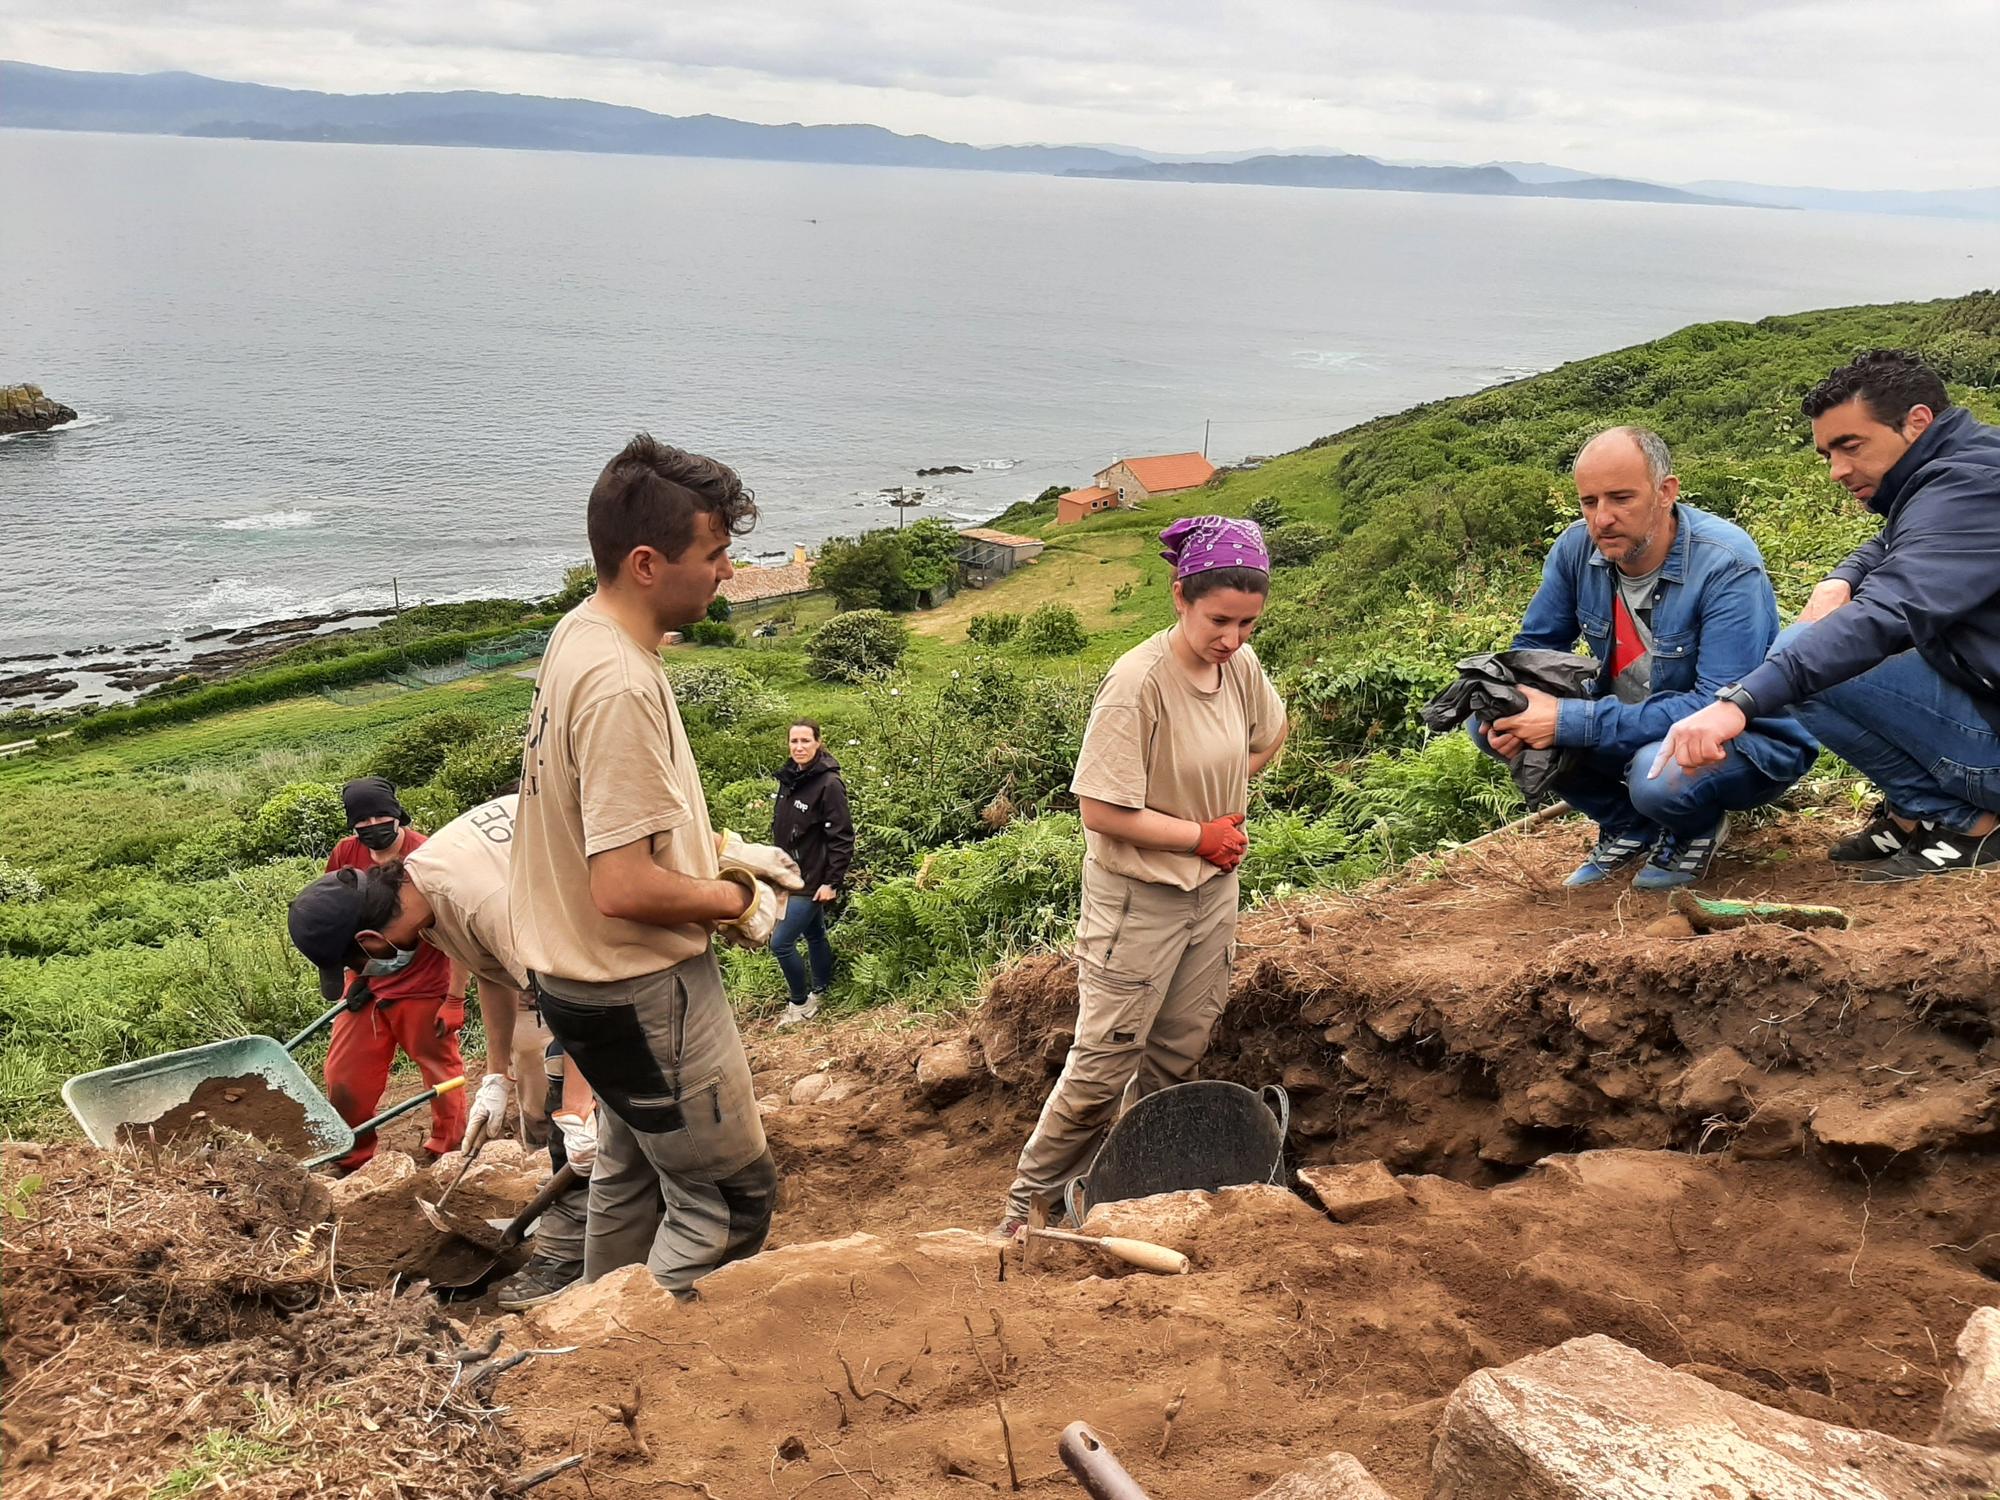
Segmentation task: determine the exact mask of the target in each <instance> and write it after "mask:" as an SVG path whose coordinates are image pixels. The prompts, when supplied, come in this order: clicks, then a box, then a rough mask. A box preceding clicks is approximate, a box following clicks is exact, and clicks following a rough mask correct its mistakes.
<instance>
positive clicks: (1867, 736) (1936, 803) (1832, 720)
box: [1771, 625, 2000, 833]
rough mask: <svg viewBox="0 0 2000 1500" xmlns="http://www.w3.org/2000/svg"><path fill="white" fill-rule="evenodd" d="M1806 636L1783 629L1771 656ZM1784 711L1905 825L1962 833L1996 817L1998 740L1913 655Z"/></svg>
mask: <svg viewBox="0 0 2000 1500" xmlns="http://www.w3.org/2000/svg"><path fill="white" fill-rule="evenodd" d="M1810 629H1812V627H1811V626H1810V625H1793V626H1791V627H1790V628H1788V629H1786V630H1784V631H1781V632H1780V633H1779V635H1778V639H1777V641H1776V643H1775V644H1774V645H1773V646H1772V647H1771V649H1772V650H1773V651H1776V650H1777V649H1778V648H1779V647H1781V646H1783V645H1785V644H1786V643H1787V642H1789V641H1791V640H1792V639H1793V638H1794V637H1796V636H1797V635H1798V634H1799V632H1800V631H1802V630H1810ZM1791 712H1792V716H1793V717H1794V718H1796V719H1797V720H1798V721H1799V722H1800V723H1801V724H1803V725H1805V726H1806V728H1808V729H1810V730H1811V731H1812V732H1813V734H1814V735H1815V736H1817V737H1818V739H1819V742H1820V743H1821V744H1822V745H1825V746H1826V748H1827V749H1829V750H1831V751H1833V753H1834V754H1836V755H1838V756H1839V757H1840V758H1841V759H1842V760H1844V761H1846V762H1847V763H1848V764H1849V765H1851V766H1853V767H1854V768H1855V769H1856V770H1857V771H1859V772H1861V774H1862V775H1864V776H1866V777H1867V778H1868V779H1869V780H1870V781H1872V782H1874V783H1875V785H1876V786H1877V787H1879V788H1880V789H1881V791H1882V795H1883V796H1884V797H1885V798H1886V799H1887V800H1888V803H1889V806H1890V807H1891V808H1892V809H1893V810H1895V811H1896V812H1899V813H1901V814H1902V815H1903V816H1904V817H1906V818H1921V819H1923V820H1924V821H1926V822H1931V823H1937V824H1939V825H1941V826H1942V827H1945V828H1949V829H1950V830H1952V832H1954V833H1970V832H1972V831H1973V825H1975V824H1976V823H1978V821H1979V820H1980V819H1981V818H1982V817H1984V816H1985V815H1986V814H1987V813H2000V733H1995V732H1994V729H1993V726H1992V725H1991V724H1989V723H1987V722H1986V718H1985V716H1984V715H1983V714H1981V713H1980V711H1979V705H1978V704H1977V703H1976V702H1974V701H1973V697H1972V694H1970V693H1968V692H1967V691H1966V690H1965V689H1964V688H1962V687H1960V686H1959V685H1958V684H1957V683H1955V682H1949V681H1947V680H1946V679H1945V678H1943V677H1941V676H1939V675H1938V671H1937V668H1935V667H1933V666H1932V665H1931V664H1930V663H1929V662H1927V661H1925V660H1924V659H1923V658H1922V657H1921V656H1919V655H1917V653H1916V652H1914V651H1904V652H1902V653H1900V654H1898V655H1896V656H1892V657H1890V658H1889V659H1888V660H1887V661H1885V662H1883V663H1882V664H1881V665H1880V666H1877V667H1871V668H1869V669H1868V670H1867V671H1866V672H1863V673H1862V674H1861V675H1860V676H1859V677H1850V678H1848V679H1847V681H1845V682H1836V683H1835V684H1834V685H1833V686H1832V687H1829V688H1822V689H1821V690H1820V691H1819V692H1818V693H1816V694H1815V695H1814V696H1812V697H1811V698H1808V699H1806V700H1805V701H1804V702H1802V703H1797V704H1794V705H1793V706H1792V710H1791Z"/></svg>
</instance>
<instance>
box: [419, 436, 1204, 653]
mask: <svg viewBox="0 0 2000 1500" xmlns="http://www.w3.org/2000/svg"><path fill="white" fill-rule="evenodd" d="M1207 451H1208V450H1207V449H1206V448H1204V449H1203V450H1202V452H1203V453H1206V452H1207ZM389 606H390V613H391V614H395V615H401V614H402V612H403V591H402V589H400V588H399V587H397V584H396V579H395V576H394V575H393V574H392V575H390V578H389Z"/></svg>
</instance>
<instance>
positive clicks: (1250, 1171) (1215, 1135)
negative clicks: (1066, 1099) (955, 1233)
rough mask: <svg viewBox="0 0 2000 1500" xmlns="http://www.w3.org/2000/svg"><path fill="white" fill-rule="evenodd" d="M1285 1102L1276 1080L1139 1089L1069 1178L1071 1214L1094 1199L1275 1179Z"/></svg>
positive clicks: (1286, 1120) (1278, 1178)
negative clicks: (1257, 1088)
mask: <svg viewBox="0 0 2000 1500" xmlns="http://www.w3.org/2000/svg"><path fill="white" fill-rule="evenodd" d="M1291 1118H1292V1102H1291V1100H1290V1098H1289V1097H1287V1095H1286V1093H1285V1091H1284V1090H1283V1089H1281V1088H1279V1087H1278V1086H1277V1085H1276V1084H1268V1085H1266V1086H1265V1087H1264V1089H1263V1090H1262V1091H1261V1092H1260V1093H1253V1092H1252V1091H1251V1090H1249V1089H1246V1088H1245V1087H1243V1085H1242V1084H1240V1083H1227V1082H1224V1081H1222V1080H1221V1079H1203V1080H1200V1081H1198V1082H1195V1083H1177V1084H1174V1085H1172V1086H1171V1087H1168V1088H1163V1089H1159V1090H1157V1091H1155V1092H1154V1093H1151V1094H1148V1095H1146V1097H1145V1098H1143V1099H1141V1100H1140V1101H1139V1102H1138V1103H1136V1104H1134V1105H1133V1106H1132V1107H1131V1108H1130V1109H1128V1110H1126V1111H1125V1113H1124V1114H1123V1115H1122V1116H1120V1117H1119V1120H1118V1123H1117V1124H1115V1125H1113V1126H1112V1127H1111V1130H1110V1133H1109V1134H1108V1135H1106V1136H1105V1138H1104V1144H1103V1145H1102V1146H1101V1147H1099V1148H1098V1152H1097V1156H1096V1158H1095V1159H1094V1160H1093V1161H1092V1162H1091V1164H1090V1170H1089V1171H1088V1172H1087V1173H1085V1174H1084V1175H1083V1176H1081V1177H1079V1178H1077V1179H1076V1180H1075V1181H1074V1182H1072V1183H1071V1184H1070V1185H1069V1188H1068V1190H1067V1191H1066V1192H1065V1194H1064V1203H1065V1206H1066V1207H1067V1208H1068V1210H1069V1216H1070V1220H1071V1222H1073V1223H1075V1224H1079V1225H1080V1224H1082V1223H1083V1216H1084V1214H1085V1213H1086V1212H1087V1211H1088V1210H1089V1208H1090V1206H1091V1205H1092V1204H1095V1203H1118V1202H1123V1201H1124V1200H1125V1199H1127V1198H1148V1197H1151V1196H1153V1195H1154V1194H1155V1193H1178V1192H1185V1191H1187V1190H1188V1189H1191V1188H1194V1189H1200V1190H1202V1191H1204V1192H1214V1191H1215V1190H1216V1189H1217V1188H1224V1187H1236V1186H1239V1185H1241V1184H1244V1183H1252V1182H1282V1181H1284V1170H1285V1132H1286V1130H1287V1129H1288V1128H1289V1127H1290V1125H1291Z"/></svg>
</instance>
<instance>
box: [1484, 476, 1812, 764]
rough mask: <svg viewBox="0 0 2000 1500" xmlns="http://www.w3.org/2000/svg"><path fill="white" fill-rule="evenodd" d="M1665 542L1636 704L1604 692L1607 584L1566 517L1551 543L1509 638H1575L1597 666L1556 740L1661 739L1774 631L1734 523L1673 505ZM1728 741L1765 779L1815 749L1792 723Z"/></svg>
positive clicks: (1639, 744) (1757, 569)
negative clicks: (1590, 687)
mask: <svg viewBox="0 0 2000 1500" xmlns="http://www.w3.org/2000/svg"><path fill="white" fill-rule="evenodd" d="M1674 518H1675V520H1676V522H1677V523H1678V524H1677V525H1676V527H1675V531H1674V542H1673V546H1672V547H1671V548H1670V549H1669V550H1668V552H1667V560H1666V562H1665V563H1664V564H1663V565H1662V566H1661V568H1660V582H1659V586H1658V590H1657V592H1656V593H1655V595H1654V600H1655V602H1654V605H1653V664H1652V665H1653V692H1652V696H1651V697H1649V698H1647V699H1646V700H1645V701H1644V702H1643V703H1631V704H1627V703H1620V702H1619V701H1618V699H1617V698H1616V697H1614V696H1612V695H1611V693H1610V691H1609V689H1610V678H1611V652H1612V641H1611V636H1612V601H1613V599H1615V598H1616V597H1617V593H1618V581H1617V579H1616V577H1614V576H1613V567H1612V564H1611V563H1610V562H1608V561H1606V559H1605V557H1604V554H1603V553H1601V552H1599V551H1598V550H1597V545H1596V543H1594V542H1592V541H1591V539H1590V531H1589V529H1588V528H1587V527H1586V526H1585V525H1584V523H1583V522H1582V521H1577V522H1575V523H1574V524H1573V525H1571V526H1570V528H1569V529H1568V530H1567V531H1565V532H1564V533H1563V534H1562V535H1561V536H1560V537H1558V538H1557V539H1556V544H1555V546H1554V547H1553V548H1552V549H1550V552H1549V557H1548V561H1547V562H1546V563H1545V564H1544V565H1543V567H1542V586H1541V587H1540V588H1538V589H1537V590H1535V597H1534V599H1533V601H1532V602H1531V603H1530V604H1529V605H1528V613H1527V616H1526V618H1525V619H1523V620H1522V622H1521V631H1520V634H1518V635H1516V636H1515V637H1514V645H1515V646H1516V647H1517V648H1518V647H1522V646H1539V647H1543V648H1545V649H1547V650H1550V651H1570V650H1574V649H1575V647H1576V643H1577V641H1578V639H1579V638H1580V639H1581V640H1582V641H1583V643H1584V645H1585V647H1586V648H1587V649H1588V650H1589V652H1590V654H1591V655H1592V656H1594V657H1596V658H1597V659H1598V660H1599V661H1601V662H1603V663H1604V674H1603V676H1602V677H1600V678H1599V679H1598V684H1597V694H1598V696H1596V697H1593V698H1565V699H1563V700H1562V702H1561V706H1560V708H1559V710H1558V714H1559V717H1558V719H1557V721H1556V743H1557V744H1558V745H1561V746H1577V747H1579V748H1583V749H1591V750H1596V751H1599V752H1601V753H1603V754H1605V755H1614V756H1620V757H1628V756H1632V755H1636V754H1637V753H1638V752H1639V751H1640V749H1641V748H1643V747H1644V746H1646V745H1649V744H1651V743H1653V741H1655V740H1659V739H1663V738H1665V736H1666V733H1667V730H1668V729H1669V728H1670V727H1672V725H1673V722H1674V721H1675V720H1676V719H1681V718H1685V717H1686V716H1687V715H1689V714H1691V713H1694V712H1695V711H1696V710H1698V709H1702V708H1706V707H1707V706H1708V705H1709V704H1710V703H1711V702H1713V701H1714V698H1715V690H1716V689H1717V688H1720V687H1726V686H1728V685H1729V684H1730V683H1732V682H1740V681H1741V680H1742V679H1743V678H1745V677H1747V676H1748V675H1749V674H1750V673H1751V672H1752V671H1753V670H1754V669H1755V668H1756V667H1757V666H1758V665H1759V664H1760V663H1761V662H1762V661H1763V660H1764V653H1765V652H1767V651H1768V650H1770V648H1771V642H1772V641H1773V640H1774V639H1776V637H1777V634H1778V600H1777V596H1776V595H1774V594H1773V593H1772V592H1771V580H1770V577H1769V576H1768V575H1767V574H1766V573H1765V571H1764V558H1763V554H1761V553H1760V552H1758V550H1757V544H1756V543H1755V542H1753V541H1751V540H1750V537H1749V535H1748V534H1747V533H1746V532H1744V531H1743V529H1742V528H1741V527H1738V526H1734V525H1732V524H1730V523H1729V522H1728V521H1725V520H1723V519H1722V518H1721V517H1719V516H1711V515H1710V514H1708V512H1706V511H1702V510H1696V509H1695V508H1694V507H1693V506H1691V505H1676V506H1675V507H1674ZM1751 731H1752V732H1750V733H1747V734H1744V735H1742V736H1741V737H1740V738H1739V739H1738V740H1737V741H1736V745H1737V747H1738V748H1739V749H1740V750H1741V751H1742V753H1743V756H1744V758H1745V759H1746V760H1748V761H1749V762H1750V763H1751V764H1752V765H1754V766H1756V767H1757V768H1758V769H1759V770H1760V771H1763V772H1764V773H1766V774H1767V775H1770V776H1775V777H1779V778H1781V779H1784V780H1788V781H1789V780H1793V779H1795V778H1797V777H1799V776H1802V775H1804V774H1805V771H1806V768H1807V767H1808V766H1810V765H1811V764H1812V762H1813V757H1814V756H1815V755H1816V754H1817V753H1818V750H1819V746H1818V744H1817V742H1816V741H1815V740H1814V739H1813V737H1812V736H1811V735H1809V734H1807V733H1806V731H1805V728H1804V726H1803V725H1801V724H1800V723H1799V722H1798V721H1797V720H1796V719H1782V718H1760V719H1757V720H1755V721H1754V722H1753V724H1752V726H1751Z"/></svg>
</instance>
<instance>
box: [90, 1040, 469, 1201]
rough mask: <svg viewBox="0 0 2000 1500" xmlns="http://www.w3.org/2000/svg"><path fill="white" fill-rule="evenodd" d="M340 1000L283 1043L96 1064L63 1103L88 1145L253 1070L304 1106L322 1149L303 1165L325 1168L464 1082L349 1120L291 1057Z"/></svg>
mask: <svg viewBox="0 0 2000 1500" xmlns="http://www.w3.org/2000/svg"><path fill="white" fill-rule="evenodd" d="M344 1006H345V1002H340V1003H336V1004H334V1005H332V1006H330V1007H329V1008H328V1009H327V1011H326V1012H325V1013H324V1014H323V1015H321V1016H320V1018H319V1019H318V1020H316V1021H314V1022H313V1023H312V1025H310V1026H308V1027H306V1029H305V1030H304V1031H301V1032H300V1033H299V1034H298V1035H297V1036H295V1037H293V1038H292V1039H291V1040H290V1041H289V1042H283V1043H281V1042H279V1041H278V1040H277V1039H276V1038H275V1037H268V1036H239V1037H233V1038H231V1039H230V1040H229V1041H226V1042H208V1043H205V1044H203V1045H202V1046H199V1047H187V1048H183V1049H182V1050H181V1051H179V1052H168V1053H164V1054H162V1055H161V1056H159V1057H145V1058H140V1059H139V1060H138V1061H136V1062H128V1063H119V1064H117V1065H116V1066H115V1067H110V1068H99V1069H98V1070H97V1071H96V1072H94V1073H79V1074H77V1076H76V1077H74V1078H72V1079H70V1080H69V1081H68V1082H67V1083H65V1084H64V1085H63V1087H62V1097H63V1103H64V1104H66V1105H68V1106H69V1112H70V1113H71V1114H72V1115H74V1116H75V1117H76V1123H77V1124H79V1125H81V1126H82V1127H83V1133H84V1135H85V1136H87V1137H88V1138H89V1139H90V1143H91V1144H92V1145H94V1146H115V1145H117V1144H118V1130H119V1127H120V1126H123V1125H143V1124H149V1123H151V1122H152V1121H154V1120H157V1119H159V1117H160V1116H161V1115H163V1114H165V1113H166V1112H167V1111H168V1110H170V1109H173V1108H174V1107H175V1106H176V1105H180V1104H185V1103H187V1101H188V1100H189V1099H191V1098H193V1097H194V1091H195V1090H196V1089H198V1088H200V1087H201V1085H202V1084H203V1083H205V1082H206V1081H207V1080H209V1079H211V1078H243V1077H246V1076H248V1075H251V1074H256V1075H257V1076H259V1077H261V1078H262V1079H263V1080H264V1082H265V1083H266V1084H268V1085H269V1086H270V1087H271V1088H273V1089H275V1090H276V1091H277V1092H279V1093H281V1094H284V1095H286V1096H288V1097H290V1098H292V1099H295V1100H297V1101H298V1103H299V1104H300V1105H301V1106H302V1107H303V1108H304V1109H305V1112H306V1133H307V1134H308V1135H310V1136H311V1137H312V1139H313V1142H314V1144H315V1145H317V1146H318V1147H319V1148H320V1150H319V1154H318V1155H316V1156H313V1157H311V1158H309V1159H308V1160H307V1161H306V1166H308V1167H323V1166H325V1165H326V1164H327V1163H328V1162H335V1161H339V1160H340V1158H341V1157H343V1156H345V1155H347V1154H348V1153H349V1152H350V1151H352V1150H353V1149H354V1143H355V1142H356V1141H357V1140H358V1139H360V1138H361V1137H362V1136H365V1135H372V1134H373V1133H374V1132H375V1130H376V1129H377V1128H378V1127H379V1126H382V1125H386V1124H388V1123H389V1121H391V1120H394V1119H396V1118H398V1117H400V1116H402V1115H406V1114H408V1113H409V1112H410V1111H411V1110H413V1109H417V1108H420V1107H421V1106H423V1105H425V1104H428V1103H430V1101H431V1100H432V1099H434V1098H436V1097H437V1096H438V1095H439V1094H448V1093H450V1092H451V1091H452V1090H453V1089H458V1088H463V1087H464V1086H465V1080H464V1078H462V1077H461V1078H447V1079H446V1080H445V1081H444V1082H443V1083H440V1084H437V1085H436V1086H435V1087H432V1088H428V1089H426V1090H424V1092H423V1093H421V1094H418V1095H417V1096H416V1097H415V1098H414V1099H405V1100H404V1101H403V1102H402V1103H401V1104H397V1105H394V1106H392V1107H391V1108H389V1109H385V1110H383V1111H382V1113H380V1114H379V1115H376V1116H375V1117H374V1118H372V1119H368V1120H363V1121H362V1122H361V1123H360V1124H359V1125H352V1126H350V1125H349V1124H348V1123H347V1122H346V1121H345V1120H343V1119H341V1117H340V1115H339V1114H338V1112H336V1111H335V1109H334V1107H333V1106H332V1105H331V1104H329V1103H328V1102H327V1098H326V1095H324V1094H322V1093H321V1092H320V1091H319V1089H318V1087H317V1086H315V1085H314V1083H313V1081H312V1080H311V1079H310V1078H308V1077H307V1076H306V1072H305V1069H303V1068H301V1067H300V1066H299V1065H298V1061H297V1059H295V1058H294V1057H293V1056H292V1053H293V1051H294V1050H295V1049H296V1048H297V1047H299V1046H300V1045H301V1044H303V1043H304V1042H305V1041H306V1040H307V1039H308V1038H310V1037H312V1036H313V1035H315V1034H316V1033H317V1032H319V1031H320V1030H321V1029H322V1028H323V1027H326V1026H328V1025H330V1024H332V1022H333V1018H334V1017H335V1016H337V1015H339V1014H340V1012H341V1010H342V1009H343V1008H344Z"/></svg>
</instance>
